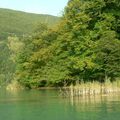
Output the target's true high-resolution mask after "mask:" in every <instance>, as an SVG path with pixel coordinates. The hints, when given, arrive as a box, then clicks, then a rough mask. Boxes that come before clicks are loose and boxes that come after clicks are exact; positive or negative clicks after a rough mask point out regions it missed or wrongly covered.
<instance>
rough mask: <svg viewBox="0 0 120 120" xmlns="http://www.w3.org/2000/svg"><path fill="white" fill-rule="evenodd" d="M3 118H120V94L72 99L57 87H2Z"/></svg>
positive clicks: (49, 119) (0, 97) (103, 119)
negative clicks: (34, 88) (22, 89)
mask: <svg viewBox="0 0 120 120" xmlns="http://www.w3.org/2000/svg"><path fill="white" fill-rule="evenodd" d="M0 120H120V95H109V96H96V97H80V98H74V99H72V98H71V99H70V98H64V97H61V96H60V95H59V92H58V91H57V90H30V91H29V90H28V91H19V92H8V91H3V90H1V91H0Z"/></svg>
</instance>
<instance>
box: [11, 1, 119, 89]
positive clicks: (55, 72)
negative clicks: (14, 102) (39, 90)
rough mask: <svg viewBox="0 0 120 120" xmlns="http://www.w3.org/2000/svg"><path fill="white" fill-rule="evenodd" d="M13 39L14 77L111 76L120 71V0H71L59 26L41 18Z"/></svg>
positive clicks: (71, 79) (51, 80) (59, 80)
mask: <svg viewBox="0 0 120 120" xmlns="http://www.w3.org/2000/svg"><path fill="white" fill-rule="evenodd" d="M14 39H15V38H14ZM15 41H16V42H15ZM15 41H14V43H15V45H16V47H15V49H14V47H12V46H11V47H10V50H11V51H12V53H13V54H12V56H13V58H14V63H15V64H16V70H15V74H14V80H17V81H19V82H20V83H21V84H23V85H25V86H27V87H30V88H31V87H32V88H33V87H41V86H66V85H70V84H71V83H73V84H74V83H76V82H82V81H84V82H86V81H93V80H97V81H99V82H103V81H105V80H106V79H110V80H111V81H113V80H115V79H117V78H119V77H120V2H119V0H70V1H69V2H68V5H67V6H66V8H65V11H64V15H63V18H62V21H61V23H60V24H59V25H58V27H57V28H54V29H50V28H48V27H47V26H46V25H45V24H40V25H39V26H37V28H36V29H35V31H34V32H33V33H32V35H30V36H28V37H24V38H21V39H20V40H15ZM9 44H10V43H9ZM11 45H13V43H12V44H11ZM12 48H13V49H12Z"/></svg>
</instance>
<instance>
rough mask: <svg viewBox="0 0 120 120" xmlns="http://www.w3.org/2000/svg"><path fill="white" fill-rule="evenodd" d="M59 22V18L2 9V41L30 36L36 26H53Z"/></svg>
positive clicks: (0, 36)
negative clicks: (7, 37)
mask: <svg viewBox="0 0 120 120" xmlns="http://www.w3.org/2000/svg"><path fill="white" fill-rule="evenodd" d="M58 21H59V18H58V17H55V16H51V15H42V14H32V13H25V12H20V11H14V10H9V9H2V8H0V39H3V38H6V36H8V35H11V34H15V35H19V36H20V35H23V34H30V33H31V32H32V31H33V30H34V27H35V26H36V24H39V23H40V22H41V23H43V22H44V23H46V24H48V26H53V25H55V24H57V23H58Z"/></svg>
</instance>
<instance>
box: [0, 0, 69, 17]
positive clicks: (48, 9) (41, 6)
mask: <svg viewBox="0 0 120 120" xmlns="http://www.w3.org/2000/svg"><path fill="white" fill-rule="evenodd" d="M67 2H68V0H0V8H8V9H13V10H20V11H25V12H30V13H38V14H50V15H55V16H60V15H62V12H63V9H64V7H65V6H66V5H67Z"/></svg>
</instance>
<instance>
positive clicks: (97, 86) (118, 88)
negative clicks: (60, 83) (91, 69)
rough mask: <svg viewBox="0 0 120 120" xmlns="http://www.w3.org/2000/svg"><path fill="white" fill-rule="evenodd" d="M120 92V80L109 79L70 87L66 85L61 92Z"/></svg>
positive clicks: (67, 93)
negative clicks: (112, 80)
mask: <svg viewBox="0 0 120 120" xmlns="http://www.w3.org/2000/svg"><path fill="white" fill-rule="evenodd" d="M118 92H120V81H119V80H117V81H114V82H110V81H109V80H108V81H106V82H104V83H100V82H86V83H80V84H76V85H75V86H73V85H71V86H70V87H65V88H62V89H61V94H62V95H64V96H70V97H74V96H92V95H100V94H103V95H104V94H111V93H118Z"/></svg>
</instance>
